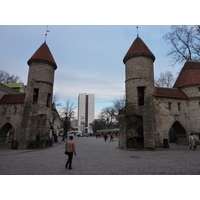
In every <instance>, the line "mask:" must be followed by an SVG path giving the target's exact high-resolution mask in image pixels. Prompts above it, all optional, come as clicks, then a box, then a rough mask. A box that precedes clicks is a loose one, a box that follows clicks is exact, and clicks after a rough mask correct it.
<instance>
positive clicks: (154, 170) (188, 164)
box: [0, 137, 200, 175]
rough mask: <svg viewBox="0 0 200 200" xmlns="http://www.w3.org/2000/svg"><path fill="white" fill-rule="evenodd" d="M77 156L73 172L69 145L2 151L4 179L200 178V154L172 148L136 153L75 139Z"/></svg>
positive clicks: (101, 142) (0, 161)
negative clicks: (50, 177) (67, 151)
mask: <svg viewBox="0 0 200 200" xmlns="http://www.w3.org/2000/svg"><path fill="white" fill-rule="evenodd" d="M74 141H75V143H76V149H77V155H76V156H74V158H73V162H72V166H73V169H72V170H68V169H65V163H66V160H67V156H66V155H65V154H64V150H65V149H64V146H65V142H62V141H61V138H59V142H58V143H56V144H55V143H54V144H53V147H50V148H46V149H39V150H11V149H8V148H6V147H5V146H4V147H2V146H1V148H0V174H1V175H187V174H189V175H199V174H200V151H199V150H198V147H197V150H196V151H190V150H189V147H188V146H180V145H176V144H170V148H169V149H164V148H160V149H156V150H154V151H146V150H141V151H139V150H138V151H135V150H120V149H118V148H117V147H118V140H117V139H115V141H114V142H110V141H109V140H107V142H105V141H104V140H103V139H102V138H99V139H96V138H95V137H92V138H90V137H75V138H74Z"/></svg>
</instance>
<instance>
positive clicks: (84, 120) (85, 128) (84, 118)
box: [78, 93, 95, 133]
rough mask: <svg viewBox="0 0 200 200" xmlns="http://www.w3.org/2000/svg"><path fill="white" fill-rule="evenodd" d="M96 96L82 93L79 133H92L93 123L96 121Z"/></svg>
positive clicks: (79, 98)
mask: <svg viewBox="0 0 200 200" xmlns="http://www.w3.org/2000/svg"><path fill="white" fill-rule="evenodd" d="M94 99H95V96H94V94H85V93H80V94H79V96H78V131H79V132H82V133H90V132H92V128H91V125H90V124H91V123H92V122H93V121H94Z"/></svg>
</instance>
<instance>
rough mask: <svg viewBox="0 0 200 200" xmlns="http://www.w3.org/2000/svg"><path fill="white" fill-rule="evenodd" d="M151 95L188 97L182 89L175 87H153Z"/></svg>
mask: <svg viewBox="0 0 200 200" xmlns="http://www.w3.org/2000/svg"><path fill="white" fill-rule="evenodd" d="M153 95H154V96H156V97H166V98H175V99H188V96H187V95H186V94H185V93H184V92H183V91H182V90H180V89H176V88H162V87H155V89H154V93H153Z"/></svg>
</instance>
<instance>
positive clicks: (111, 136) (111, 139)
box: [110, 133, 114, 142]
mask: <svg viewBox="0 0 200 200" xmlns="http://www.w3.org/2000/svg"><path fill="white" fill-rule="evenodd" d="M111 141H113V142H114V140H113V134H112V133H111V134H110V142H111Z"/></svg>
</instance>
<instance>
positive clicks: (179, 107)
mask: <svg viewBox="0 0 200 200" xmlns="http://www.w3.org/2000/svg"><path fill="white" fill-rule="evenodd" d="M180 110H181V103H178V111H180Z"/></svg>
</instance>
